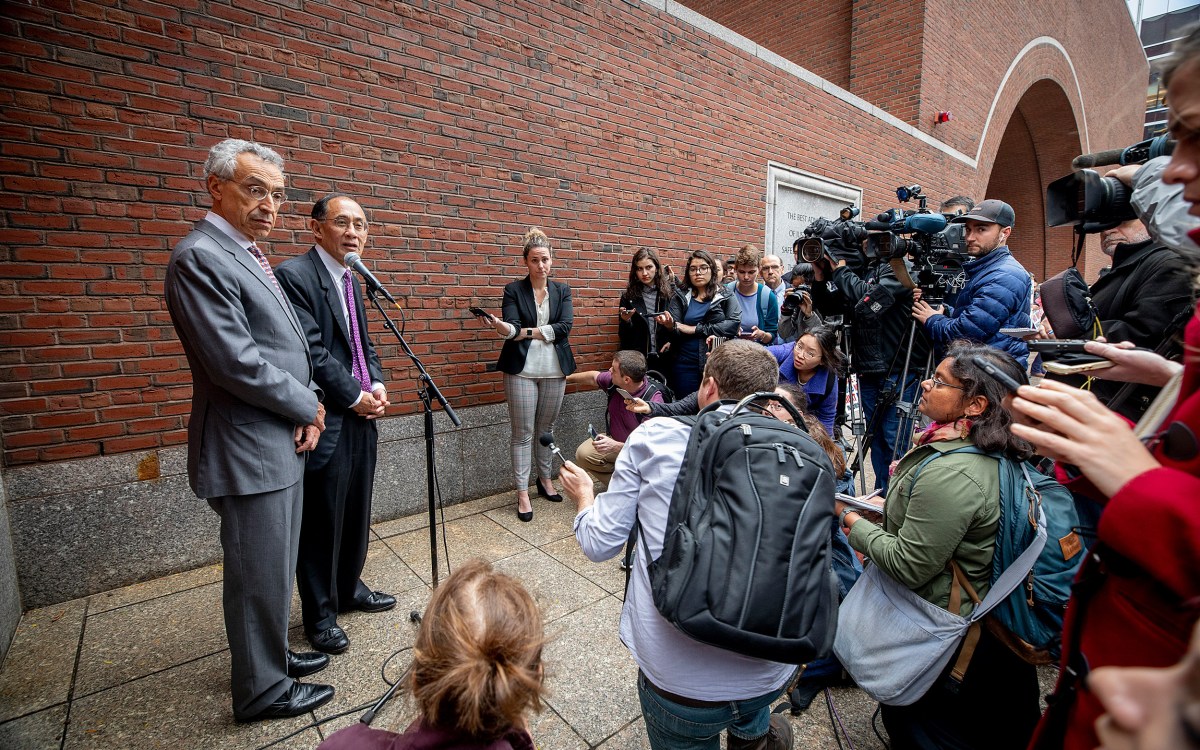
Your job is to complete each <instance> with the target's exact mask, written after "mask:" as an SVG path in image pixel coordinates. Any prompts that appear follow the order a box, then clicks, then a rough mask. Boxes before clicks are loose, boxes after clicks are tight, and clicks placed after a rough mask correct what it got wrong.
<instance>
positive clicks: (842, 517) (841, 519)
mask: <svg viewBox="0 0 1200 750" xmlns="http://www.w3.org/2000/svg"><path fill="white" fill-rule="evenodd" d="M856 512H857V511H856V510H855V509H854V508H846V509H845V510H843V511H842V514H841V515H840V516H838V522H839V523H840V524H841V525H842V527H843V528H845V526H846V516H848V515H850V514H851V513H856Z"/></svg>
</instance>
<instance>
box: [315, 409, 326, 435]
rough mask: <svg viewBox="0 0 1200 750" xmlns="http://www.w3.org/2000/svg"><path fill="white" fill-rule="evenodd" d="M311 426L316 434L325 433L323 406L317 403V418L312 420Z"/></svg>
mask: <svg viewBox="0 0 1200 750" xmlns="http://www.w3.org/2000/svg"><path fill="white" fill-rule="evenodd" d="M313 426H314V427H316V428H317V432H318V433H322V432H324V431H325V404H322V403H321V402H320V401H318V402H317V416H316V418H315V419H313Z"/></svg>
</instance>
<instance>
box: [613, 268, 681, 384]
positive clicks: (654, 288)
mask: <svg viewBox="0 0 1200 750" xmlns="http://www.w3.org/2000/svg"><path fill="white" fill-rule="evenodd" d="M671 291H672V290H671V284H670V282H669V281H668V280H667V276H666V274H664V273H663V266H662V261H660V260H659V259H658V253H656V252H654V251H653V250H651V249H649V248H645V247H643V248H642V249H640V250H638V251H637V252H636V253H634V254H633V259H632V260H631V261H630V263H629V283H628V285H626V287H625V291H624V292H622V293H621V302H620V305H619V308H618V311H617V336H618V337H619V339H620V348H621V349H628V350H631V351H635V352H641V353H642V354H643V355H645V357H646V368H647V369H650V370H658V371H661V367H660V366H659V354H658V352H659V349H660V348H661V347H662V346H663V345H664V344H666V343H667V340H668V339H669V336H670V332H669V331H668V330H667V329H666V328H665V327H664V326H663V325H662V324H660V323H659V322H658V321H657V320H655V317H656V316H657V315H658V314H659V313H661V312H664V311H665V310H666V309H667V305H669V304H670V303H671Z"/></svg>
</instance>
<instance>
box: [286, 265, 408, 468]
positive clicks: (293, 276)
mask: <svg viewBox="0 0 1200 750" xmlns="http://www.w3.org/2000/svg"><path fill="white" fill-rule="evenodd" d="M275 276H276V278H278V279H279V285H280V286H282V287H283V291H284V292H285V293H287V296H288V298H289V299H291V300H292V305H293V306H294V307H295V309H296V315H297V317H298V318H299V319H300V325H301V326H302V327H303V329H304V335H305V338H306V339H307V341H308V349H309V353H310V355H311V357H312V363H313V370H314V374H313V379H314V380H315V381H317V385H319V386H321V390H323V391H324V392H325V432H324V433H322V435H321V440H320V442H319V443H317V447H316V450H314V451H313V452H312V455H311V456H309V459H308V470H309V471H314V470H316V469H320V468H323V467H324V466H325V465H326V464H327V463H328V462H329V457H330V456H331V455H332V454H333V450H334V448H336V447H337V443H338V437H339V436H340V435H341V431H342V421H343V420H345V419H363V417H360V416H358V415H357V414H355V413H354V412H353V411H352V410H351V409H350V405H351V404H353V403H354V401H355V400H356V399H357V398H358V395H359V393H360V392H361V391H362V387H361V386H360V384H359V382H358V381H357V380H355V378H354V369H353V367H354V365H353V360H352V359H351V357H352V355H351V350H350V329H349V325H348V323H347V321H346V318H345V317H344V316H343V315H342V303H341V298H342V287H341V285H340V284H335V283H334V281H333V279H331V278H330V277H329V272H328V271H327V270H325V264H324V263H323V262H322V261H321V256H320V255H318V254H317V249H316V248H315V247H314V248H312V249H311V250H309V251H308V252H307V253H305V254H304V255H301V256H298V257H296V258H291V259H289V260H286V261H284V262H283V263H281V264H279V267H278V268H276V269H275ZM354 309H355V310H356V311H357V314H358V335H359V342H360V343H361V344H362V348H363V353H364V354H365V355H366V358H367V372H368V373H369V374H370V376H371V382H373V383H382V382H384V380H383V367H382V366H381V365H380V363H379V357H378V356H377V355H376V354H375V347H374V346H372V345H371V340H370V339H369V338H368V337H367V313H366V309H365V308H364V306H363V298H362V290H361V289H360V288H359V285H358V280H357V279H354ZM370 425H371V427H372V428H374V426H375V425H374V423H373V422H372V423H370Z"/></svg>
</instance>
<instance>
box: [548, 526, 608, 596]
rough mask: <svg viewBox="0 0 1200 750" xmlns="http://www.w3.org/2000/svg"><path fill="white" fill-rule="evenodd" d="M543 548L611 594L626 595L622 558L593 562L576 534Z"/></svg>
mask: <svg viewBox="0 0 1200 750" xmlns="http://www.w3.org/2000/svg"><path fill="white" fill-rule="evenodd" d="M541 550H542V551H543V552H545V553H546V554H548V555H550V556H551V557H553V558H554V559H555V560H558V561H559V562H560V563H562V564H563V565H566V566H567V567H568V568H570V569H571V570H574V571H575V572H576V573H579V574H580V575H582V576H584V577H585V578H587V579H588V580H589V581H591V582H592V583H594V584H596V585H597V586H599V587H600V588H602V589H604V590H605V591H607V592H608V593H610V594H616V595H617V596H618V597H620V598H622V599H623V598H624V597H625V571H623V570H621V558H620V557H619V556H618V557H614V558H612V559H611V560H604V561H602V562H598V563H597V562H592V561H591V560H589V559H588V558H587V555H585V554H583V549H581V548H580V546H579V542H577V541H576V540H575V537H574V536H570V537H567V538H566V539H559V540H558V541H557V542H551V543H549V544H545V545H542V547H541Z"/></svg>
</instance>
